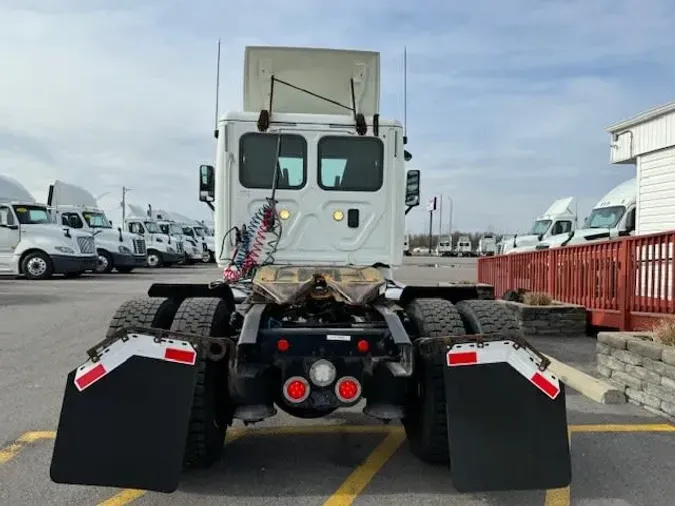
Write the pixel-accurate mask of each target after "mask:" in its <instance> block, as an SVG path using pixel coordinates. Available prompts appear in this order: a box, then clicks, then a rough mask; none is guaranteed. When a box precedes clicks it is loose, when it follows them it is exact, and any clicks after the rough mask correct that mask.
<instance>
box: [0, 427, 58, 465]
mask: <svg viewBox="0 0 675 506" xmlns="http://www.w3.org/2000/svg"><path fill="white" fill-rule="evenodd" d="M55 437H56V433H55V432H54V431H34V432H25V433H24V434H22V435H21V437H19V439H17V440H16V441H14V442H13V443H10V444H9V445H7V446H5V447H4V448H3V449H1V450H0V465H2V464H5V463H7V462H9V461H10V460H12V459H13V458H14V457H16V456H17V455H18V454H19V452H20V451H21V450H22V449H23V447H24V446H26V445H27V444H30V443H35V442H36V441H40V440H42V439H54V438H55Z"/></svg>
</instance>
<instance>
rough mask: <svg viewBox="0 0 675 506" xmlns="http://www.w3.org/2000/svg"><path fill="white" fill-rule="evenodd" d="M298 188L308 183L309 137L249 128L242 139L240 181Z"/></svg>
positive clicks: (259, 186)
mask: <svg viewBox="0 0 675 506" xmlns="http://www.w3.org/2000/svg"><path fill="white" fill-rule="evenodd" d="M280 137H281V146H280V149H279V159H278V161H277V163H276V170H277V173H276V177H277V184H276V188H277V189H279V190H299V189H301V188H303V187H304V186H305V184H306V183H307V140H306V139H305V138H304V137H303V136H302V135H297V134H280V135H279V134H273V133H256V132H250V133H247V134H244V135H242V136H241V138H240V139H239V183H240V184H241V185H242V186H243V187H244V188H251V189H261V190H271V189H272V183H273V180H274V177H275V163H274V162H275V160H276V159H277V149H278V148H279V146H278V142H279V138H280Z"/></svg>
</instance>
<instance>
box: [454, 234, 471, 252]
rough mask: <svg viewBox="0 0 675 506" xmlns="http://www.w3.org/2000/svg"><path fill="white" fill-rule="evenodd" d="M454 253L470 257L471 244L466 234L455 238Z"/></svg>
mask: <svg viewBox="0 0 675 506" xmlns="http://www.w3.org/2000/svg"><path fill="white" fill-rule="evenodd" d="M455 251H456V253H457V256H458V257H472V256H473V245H472V244H471V238H470V237H469V236H468V235H462V236H460V237H459V238H458V239H457V248H456V250H455Z"/></svg>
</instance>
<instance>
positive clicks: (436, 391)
mask: <svg viewBox="0 0 675 506" xmlns="http://www.w3.org/2000/svg"><path fill="white" fill-rule="evenodd" d="M406 312H407V313H408V314H409V315H410V316H411V318H412V319H413V321H414V322H415V324H416V326H417V329H418V335H419V336H420V337H444V336H451V335H465V330H464V324H463V323H462V319H461V317H460V314H459V312H458V311H457V309H455V306H454V305H453V304H452V303H451V302H450V301H447V300H444V299H414V300H413V301H412V302H411V303H410V304H408V306H407V307H406ZM444 357H445V355H444V354H443V353H434V354H432V355H430V356H423V355H422V354H421V353H420V352H419V347H416V364H415V369H416V373H415V383H416V386H417V390H418V395H416V396H415V397H414V398H413V399H411V401H410V404H409V405H408V406H407V407H408V409H407V413H408V416H406V418H404V419H403V420H402V422H403V427H404V428H405V433H406V436H407V438H408V441H409V443H410V450H411V451H412V453H413V454H414V455H416V456H417V457H418V458H419V459H421V460H423V461H424V462H428V463H431V464H449V462H450V448H449V444H448V422H447V412H446V402H445V379H444V377H443V368H444V367H445V360H444Z"/></svg>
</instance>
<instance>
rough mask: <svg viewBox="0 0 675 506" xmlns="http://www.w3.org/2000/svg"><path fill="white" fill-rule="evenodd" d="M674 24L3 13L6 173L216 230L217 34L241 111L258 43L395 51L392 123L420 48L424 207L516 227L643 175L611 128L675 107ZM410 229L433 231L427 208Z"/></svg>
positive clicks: (510, 5) (641, 12)
mask: <svg viewBox="0 0 675 506" xmlns="http://www.w3.org/2000/svg"><path fill="white" fill-rule="evenodd" d="M674 22H675V4H672V2H669V1H668V0H613V1H611V2H610V1H609V0H595V1H594V2H582V1H581V0H556V1H553V0H512V1H510V2H499V1H497V0H491V1H486V0H482V1H477V2H463V3H457V2H441V1H440V0H433V1H431V0H430V1H428V2H425V4H424V7H421V5H420V4H419V3H410V2H403V1H402V0H394V1H389V2H385V1H384V0H379V1H378V0H375V1H371V2H356V1H343V2H333V3H326V2H321V3H319V2H315V1H310V0H296V1H294V2H286V3H278V2H272V1H271V0H261V1H248V2H243V1H241V0H240V1H233V2H215V1H201V2H186V1H184V0H164V1H159V0H136V1H130V0H118V1H116V2H112V3H111V2H104V1H103V0H88V1H87V2H81V1H75V0H51V1H50V2H44V1H36V0H33V1H28V0H0V47H3V48H6V49H9V50H4V51H2V52H0V69H2V78H1V79H0V97H1V98H0V118H1V119H2V121H1V122H0V166H1V167H2V168H1V169H0V172H2V173H6V174H9V175H13V176H15V177H18V178H19V179H20V180H22V181H23V182H24V184H25V185H26V186H27V187H28V188H29V189H30V190H31V191H32V192H33V193H34V194H35V195H36V197H38V198H41V199H45V198H46V192H47V185H48V184H49V183H50V182H52V181H53V180H54V179H57V178H58V179H62V180H65V181H69V182H76V183H78V184H82V185H84V186H86V187H87V188H89V189H90V191H91V192H92V193H93V194H95V195H100V194H104V193H105V192H108V193H107V195H106V196H105V197H103V198H102V204H103V205H104V207H107V208H108V209H111V210H113V211H114V212H115V213H117V210H116V209H115V208H116V206H117V203H118V202H119V200H120V198H121V187H122V186H123V185H125V186H127V187H131V188H132V189H133V191H132V192H130V193H129V195H128V198H129V200H130V201H131V202H132V203H136V204H138V205H142V206H144V207H145V206H146V205H147V204H148V203H151V204H152V205H153V207H155V208H164V209H175V210H176V211H178V212H181V213H182V214H187V215H191V216H195V217H197V218H203V217H208V216H209V211H208V209H207V208H206V206H204V205H203V204H201V203H200V202H198V201H197V195H196V193H197V192H196V188H195V186H196V176H197V174H196V171H197V166H198V165H199V163H202V162H211V161H213V160H214V158H215V142H214V140H213V138H212V136H211V131H212V125H213V120H214V92H215V89H214V85H215V82H214V78H215V49H216V47H215V41H216V39H217V38H219V37H222V40H223V48H222V61H223V64H222V75H221V93H220V104H221V108H222V109H238V108H240V103H241V98H242V84H241V69H242V65H243V49H244V46H245V45H248V44H275V45H302V46H305V45H306V46H327V47H348V48H362V49H374V50H378V51H381V52H382V64H383V69H382V72H383V76H382V113H383V115H384V116H388V117H395V118H399V119H401V120H402V119H403V107H402V100H403V97H402V82H403V79H402V51H403V47H404V46H407V49H408V63H409V68H408V70H409V77H408V107H407V110H408V125H407V126H408V135H409V149H410V150H411V151H412V152H413V154H414V160H413V162H412V164H413V165H414V166H415V167H419V168H421V169H422V182H423V183H422V184H423V198H424V199H427V198H428V197H429V196H431V195H433V194H443V195H444V199H445V200H446V204H447V199H448V197H452V199H453V211H454V212H453V224H454V226H455V227H457V228H461V229H464V230H476V229H484V228H485V227H487V226H488V225H491V226H492V227H494V228H495V229H497V230H503V231H510V232H514V231H518V230H522V229H523V228H525V227H527V226H528V225H529V223H530V222H531V221H532V220H533V218H534V217H535V216H536V215H537V214H539V213H541V212H542V211H544V210H545V209H546V207H548V204H549V203H550V202H551V201H553V200H554V199H556V198H560V197H563V196H568V195H569V196H575V197H577V198H578V200H579V211H580V213H584V214H585V213H587V212H588V210H590V207H591V206H592V205H593V203H594V202H596V201H597V200H599V199H600V197H601V196H602V195H603V194H604V193H606V192H607V191H609V189H610V188H611V187H613V186H614V185H616V184H618V183H619V182H620V181H623V180H625V179H628V178H630V177H632V176H633V175H634V169H633V168H632V167H630V166H616V167H612V166H610V165H609V162H608V160H609V136H608V135H607V134H606V132H605V128H606V126H607V125H609V124H611V123H613V122H615V121H618V120H620V119H622V118H625V117H627V116H631V115H633V114H635V113H637V112H639V111H641V110H644V109H647V108H650V107H652V106H654V105H658V104H661V103H664V102H668V101H670V100H674V99H675V96H673V95H672V90H671V88H670V85H669V83H671V82H673V78H674V77H675V75H674V74H675V71H674V70H673V69H674V68H675V66H674V65H673V64H674V63H675V61H674V60H675V51H673V50H674V49H675V47H674V46H675V34H673V32H672V26H673V23H674ZM118 195H119V197H118ZM448 207H449V206H448V205H446V206H445V211H446V216H445V217H444V221H445V222H446V223H447V220H448V218H447V208H448ZM118 216H119V213H117V215H115V214H113V219H117V220H119V217H118ZM407 221H408V223H407V226H408V228H409V229H410V230H420V231H423V230H425V229H426V226H427V215H426V213H425V212H424V210H423V206H421V207H420V208H419V209H416V210H414V211H413V212H411V213H410V214H409V215H408V219H407ZM436 222H438V219H436Z"/></svg>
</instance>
